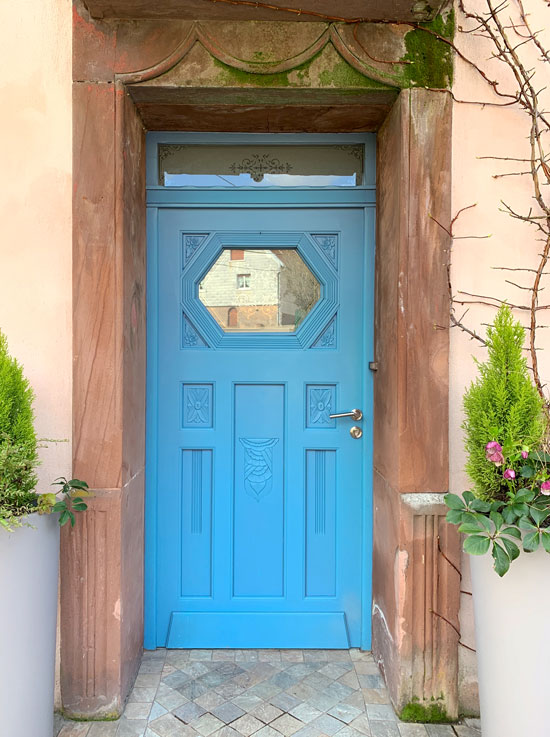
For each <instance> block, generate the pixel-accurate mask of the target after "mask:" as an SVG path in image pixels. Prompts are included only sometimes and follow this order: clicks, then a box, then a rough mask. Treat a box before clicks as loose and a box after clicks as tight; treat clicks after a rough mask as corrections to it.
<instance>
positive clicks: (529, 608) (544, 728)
mask: <svg viewBox="0 0 550 737" xmlns="http://www.w3.org/2000/svg"><path fill="white" fill-rule="evenodd" d="M470 563H471V569H472V587H473V595H474V616H475V629H476V650H477V665H478V679H479V698H480V707H481V732H482V735H483V737H522V736H523V735H525V736H526V735H529V737H549V736H550V720H549V718H548V701H549V699H550V667H549V661H548V642H549V641H550V555H549V554H548V553H546V552H544V550H542V549H541V550H538V551H537V552H535V553H529V554H526V553H523V552H522V553H521V555H520V556H519V558H518V559H517V560H515V561H514V562H513V563H512V565H511V567H510V570H509V571H508V573H507V574H506V575H505V576H504V577H503V578H500V577H499V576H498V575H497V574H496V573H495V571H494V570H493V559H492V557H491V556H490V555H483V556H476V555H472V556H470Z"/></svg>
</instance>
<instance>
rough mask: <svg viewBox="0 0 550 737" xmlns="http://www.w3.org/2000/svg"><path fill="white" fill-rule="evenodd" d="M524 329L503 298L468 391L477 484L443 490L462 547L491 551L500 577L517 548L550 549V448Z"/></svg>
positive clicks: (471, 463) (467, 428)
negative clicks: (461, 536)
mask: <svg viewBox="0 0 550 737" xmlns="http://www.w3.org/2000/svg"><path fill="white" fill-rule="evenodd" d="M524 339H525V335H524V329H523V327H522V326H521V324H520V323H519V322H518V321H516V320H514V317H513V315H512V311H511V310H510V308H509V307H508V305H506V304H504V305H502V307H501V308H500V309H499V311H498V313H497V316H496V318H495V321H494V324H493V326H492V327H490V328H489V329H488V330H487V349H488V358H487V361H486V362H483V363H482V362H479V361H477V362H476V363H477V367H478V371H479V376H478V378H477V379H476V380H475V381H474V382H473V383H472V384H471V386H470V388H469V389H468V390H467V391H466V393H465V395H464V412H465V420H464V424H463V429H464V432H465V447H466V451H467V453H468V457H467V461H466V471H467V472H468V475H469V476H470V479H471V481H472V489H471V490H469V491H465V492H464V493H463V494H462V496H458V495H457V494H446V495H445V502H446V504H447V506H448V507H449V511H448V512H447V522H450V523H452V524H456V525H458V526H459V527H458V529H459V531H460V532H462V533H464V535H465V539H464V550H465V551H466V552H467V553H470V554H472V555H484V554H485V553H488V552H489V551H490V552H491V555H492V557H493V560H494V569H495V571H496V572H497V573H498V575H499V576H503V575H504V574H505V573H506V572H507V571H508V570H509V568H510V565H511V563H512V562H513V561H514V560H515V559H516V558H517V557H518V556H519V555H520V553H521V548H520V546H521V547H522V548H523V551H524V552H526V553H531V552H533V551H535V550H536V549H537V548H538V547H539V546H542V547H543V548H544V550H545V551H546V552H547V553H550V455H549V454H548V453H547V452H546V449H545V443H546V440H547V432H548V424H547V417H546V413H545V411H544V402H543V399H542V397H541V396H540V395H539V393H538V391H537V389H536V387H535V386H534V384H533V382H532V381H531V377H530V375H529V369H528V366H527V361H526V360H525V357H524V355H523V344H524Z"/></svg>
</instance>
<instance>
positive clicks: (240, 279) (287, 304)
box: [199, 248, 320, 332]
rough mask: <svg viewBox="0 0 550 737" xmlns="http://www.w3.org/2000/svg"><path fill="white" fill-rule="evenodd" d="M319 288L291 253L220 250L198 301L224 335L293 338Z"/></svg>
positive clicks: (205, 279) (288, 249)
mask: <svg viewBox="0 0 550 737" xmlns="http://www.w3.org/2000/svg"><path fill="white" fill-rule="evenodd" d="M319 296H320V285H319V282H318V281H317V279H316V277H315V276H314V274H312V272H311V271H310V270H309V268H308V266H306V264H305V263H304V261H303V260H302V258H301V256H300V255H299V253H298V252H297V251H296V250H295V249H290V248H287V249H271V250H270V249H254V248H249V249H246V250H245V249H224V250H223V251H222V252H221V254H220V256H219V258H218V259H217V260H216V262H215V263H214V264H213V265H212V267H211V269H210V270H209V271H208V273H207V274H206V276H205V277H204V279H203V280H202V282H201V284H200V289H199V297H200V300H201V302H202V303H203V304H204V305H205V306H206V307H207V309H208V311H209V312H210V314H211V315H212V316H213V317H214V318H215V319H216V321H217V322H218V323H219V325H221V327H222V328H223V329H224V330H225V331H226V332H234V331H268V332H276V331H284V332H293V331H294V330H296V329H297V327H298V326H299V325H300V323H301V322H302V320H303V319H304V318H305V317H306V315H308V314H309V312H311V310H312V309H313V307H314V305H315V304H316V302H318V300H319Z"/></svg>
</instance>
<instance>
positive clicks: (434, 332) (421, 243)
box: [374, 90, 451, 492]
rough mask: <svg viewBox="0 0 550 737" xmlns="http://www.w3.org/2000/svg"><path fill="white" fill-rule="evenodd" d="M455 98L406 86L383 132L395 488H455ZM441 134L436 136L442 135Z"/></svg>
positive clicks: (382, 332) (386, 422) (388, 441)
mask: <svg viewBox="0 0 550 737" xmlns="http://www.w3.org/2000/svg"><path fill="white" fill-rule="evenodd" d="M450 120H451V101H450V98H449V96H448V95H445V94H441V93H434V92H429V91H427V90H410V91H408V92H407V91H405V92H404V93H402V95H401V96H400V98H399V101H398V102H397V104H396V105H395V106H394V108H393V109H392V112H391V113H390V115H389V116H388V119H387V120H386V122H385V123H384V126H383V127H382V129H381V131H380V134H379V137H378V172H379V176H378V193H379V195H378V201H379V211H378V238H377V271H376V294H377V296H376V300H377V304H376V317H375V321H376V325H375V335H376V349H375V353H376V360H377V362H378V365H379V370H378V372H377V374H376V377H375V390H374V402H375V407H374V414H375V422H376V423H377V433H376V438H375V445H374V465H375V468H376V469H377V471H378V472H379V473H380V474H381V476H382V477H383V478H384V479H386V481H387V482H389V483H390V484H391V485H392V486H393V487H394V488H396V489H398V490H399V491H402V492H409V491H433V492H441V491H445V490H446V489H447V487H448V447H447V446H448V440H447V436H448V407H447V403H448V399H447V398H448V351H449V348H448V340H449V337H448V330H446V329H445V328H446V327H447V326H448V322H449V316H448V310H449V307H448V291H447V277H446V263H447V247H448V243H447V240H448V239H447V235H446V234H445V232H444V231H443V230H442V229H441V228H440V227H439V226H438V225H437V224H436V223H435V222H434V221H433V219H432V218H431V217H430V216H433V217H435V218H437V219H438V220H439V222H443V223H445V222H449V221H450V217H451V216H450V186H449V185H450V183H449V174H448V172H449V171H450V140H451V130H450ZM434 131H437V135H434Z"/></svg>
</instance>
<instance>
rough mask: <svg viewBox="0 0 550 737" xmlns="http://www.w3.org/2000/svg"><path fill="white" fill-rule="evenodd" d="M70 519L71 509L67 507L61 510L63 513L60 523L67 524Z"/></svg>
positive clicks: (61, 524)
mask: <svg viewBox="0 0 550 737" xmlns="http://www.w3.org/2000/svg"><path fill="white" fill-rule="evenodd" d="M68 521H69V510H68V509H65V510H64V511H63V512H61V515H60V517H59V524H60V526H61V527H63V525H65V524H66V523H67V522H68Z"/></svg>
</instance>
